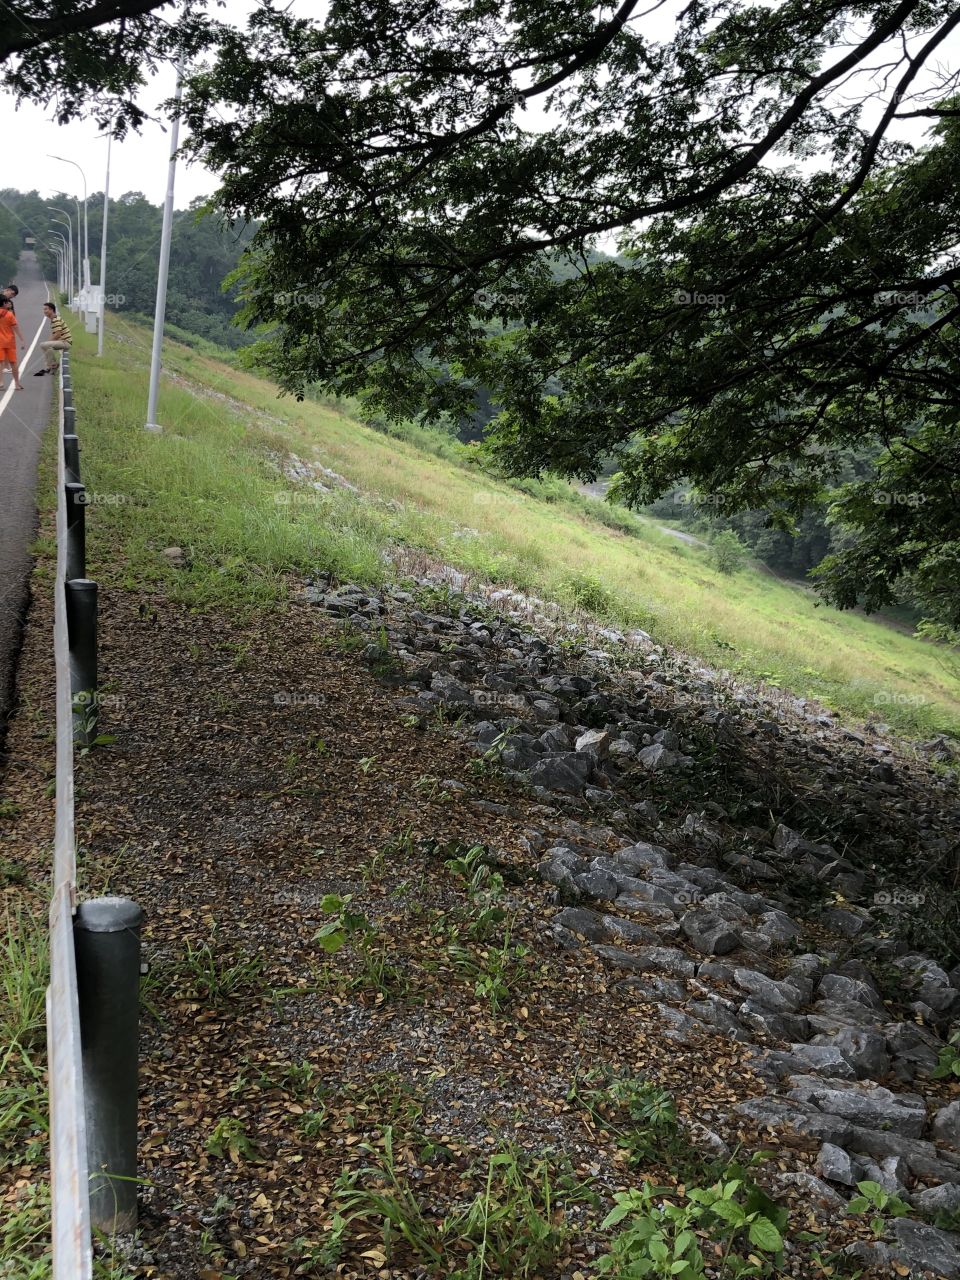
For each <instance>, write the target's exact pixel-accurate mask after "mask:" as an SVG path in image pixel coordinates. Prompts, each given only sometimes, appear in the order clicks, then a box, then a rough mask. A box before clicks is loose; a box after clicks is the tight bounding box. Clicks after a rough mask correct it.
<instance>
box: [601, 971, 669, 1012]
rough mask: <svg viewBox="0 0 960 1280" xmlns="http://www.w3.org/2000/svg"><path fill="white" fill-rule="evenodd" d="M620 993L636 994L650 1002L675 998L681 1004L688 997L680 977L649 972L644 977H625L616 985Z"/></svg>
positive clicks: (637, 997) (635, 995) (640, 998)
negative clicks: (662, 975)
mask: <svg viewBox="0 0 960 1280" xmlns="http://www.w3.org/2000/svg"><path fill="white" fill-rule="evenodd" d="M614 991H616V992H617V993H618V994H620V995H629V996H634V997H635V998H636V999H638V1000H643V1001H645V1002H646V1003H648V1004H657V1003H658V1002H659V1001H661V1000H675V1001H676V1002H677V1004H681V1003H682V1002H683V1001H684V1000H686V998H687V989H686V987H685V986H684V984H683V983H682V982H681V981H680V980H679V979H678V978H666V977H661V976H660V975H659V974H655V973H648V974H647V975H646V976H645V977H643V978H624V980H623V981H622V982H618V983H617V985H616V986H615V987H614Z"/></svg>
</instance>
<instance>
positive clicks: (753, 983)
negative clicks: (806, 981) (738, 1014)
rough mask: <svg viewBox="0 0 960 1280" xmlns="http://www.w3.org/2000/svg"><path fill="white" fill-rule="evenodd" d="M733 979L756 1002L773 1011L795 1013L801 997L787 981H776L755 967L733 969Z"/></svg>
mask: <svg viewBox="0 0 960 1280" xmlns="http://www.w3.org/2000/svg"><path fill="white" fill-rule="evenodd" d="M733 980H734V982H735V983H736V984H737V986H738V987H740V989H741V990H742V991H746V992H748V993H749V994H750V995H751V996H753V997H754V998H755V1000H756V1001H757V1003H758V1004H762V1005H764V1006H765V1007H766V1008H767V1009H772V1010H773V1011H774V1013H796V1012H797V1010H798V1009H799V1008H800V1005H801V1003H802V999H801V996H800V993H799V992H798V991H797V989H796V987H794V986H792V985H791V984H790V983H789V982H777V981H776V979H774V978H769V977H767V975H766V974H765V973H760V972H759V970H757V969H735V970H734V972H733Z"/></svg>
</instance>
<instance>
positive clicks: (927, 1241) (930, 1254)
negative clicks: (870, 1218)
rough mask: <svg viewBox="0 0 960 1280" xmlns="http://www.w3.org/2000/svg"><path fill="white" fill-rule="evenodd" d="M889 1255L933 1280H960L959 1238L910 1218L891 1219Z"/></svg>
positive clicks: (950, 1232)
mask: <svg viewBox="0 0 960 1280" xmlns="http://www.w3.org/2000/svg"><path fill="white" fill-rule="evenodd" d="M890 1229H891V1231H892V1233H893V1238H894V1245H893V1248H892V1252H893V1256H894V1257H895V1258H897V1259H898V1260H899V1261H901V1262H903V1263H904V1264H905V1265H906V1266H908V1267H910V1268H911V1270H912V1271H914V1272H919V1273H920V1274H923V1273H924V1272H926V1273H932V1275H933V1276H935V1277H936V1280H960V1236H958V1235H955V1234H954V1233H953V1232H952V1231H941V1230H940V1229H939V1227H931V1226H928V1225H927V1224H926V1223H925V1222H914V1220H913V1219H912V1218H895V1219H894V1220H893V1222H892V1223H891V1224H890Z"/></svg>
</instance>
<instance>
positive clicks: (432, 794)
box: [413, 773, 450, 800]
mask: <svg viewBox="0 0 960 1280" xmlns="http://www.w3.org/2000/svg"><path fill="white" fill-rule="evenodd" d="M413 789H414V791H419V792H420V794H421V795H422V796H423V797H424V799H426V800H446V799H448V798H449V794H450V793H449V792H448V791H444V789H443V780H442V779H441V778H437V777H434V775H433V774H432V773H422V774H421V775H420V777H419V778H417V780H416V781H415V782H414V784H413Z"/></svg>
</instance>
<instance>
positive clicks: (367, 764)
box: [357, 756, 377, 773]
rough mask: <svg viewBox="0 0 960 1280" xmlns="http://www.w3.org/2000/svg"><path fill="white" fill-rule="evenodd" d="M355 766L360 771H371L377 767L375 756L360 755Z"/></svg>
mask: <svg viewBox="0 0 960 1280" xmlns="http://www.w3.org/2000/svg"><path fill="white" fill-rule="evenodd" d="M357 767H358V768H359V770H360V772H361V773H372V772H373V771H374V770H375V769H376V768H377V757H376V756H361V757H360V759H359V760H358V761H357Z"/></svg>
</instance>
